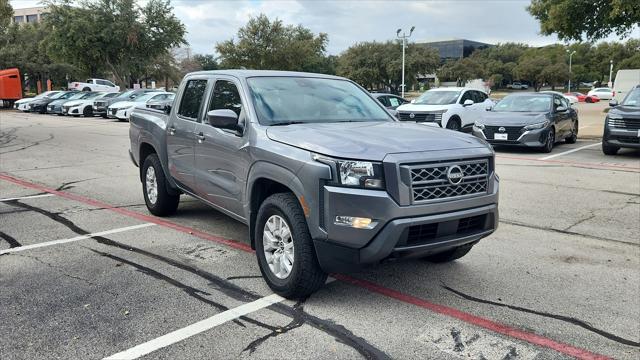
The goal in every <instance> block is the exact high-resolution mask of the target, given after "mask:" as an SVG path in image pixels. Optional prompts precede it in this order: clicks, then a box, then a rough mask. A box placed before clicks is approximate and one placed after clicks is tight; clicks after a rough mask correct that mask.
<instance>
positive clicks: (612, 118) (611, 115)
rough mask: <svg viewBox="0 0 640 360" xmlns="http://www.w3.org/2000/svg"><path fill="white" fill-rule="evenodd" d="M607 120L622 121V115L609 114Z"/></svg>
mask: <svg viewBox="0 0 640 360" xmlns="http://www.w3.org/2000/svg"><path fill="white" fill-rule="evenodd" d="M609 119H611V120H622V115H620V114H615V113H614V114H609Z"/></svg>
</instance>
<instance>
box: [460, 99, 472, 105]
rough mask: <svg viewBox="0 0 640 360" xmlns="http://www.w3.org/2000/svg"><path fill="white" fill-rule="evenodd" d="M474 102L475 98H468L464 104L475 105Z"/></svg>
mask: <svg viewBox="0 0 640 360" xmlns="http://www.w3.org/2000/svg"><path fill="white" fill-rule="evenodd" d="M473 104H474V102H473V100H471V99H467V100H465V101H464V103H462V106H470V105H473Z"/></svg>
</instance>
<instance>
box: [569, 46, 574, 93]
mask: <svg viewBox="0 0 640 360" xmlns="http://www.w3.org/2000/svg"><path fill="white" fill-rule="evenodd" d="M567 52H568V53H569V91H568V92H571V57H572V56H573V54H575V53H576V51H575V50H573V51H571V52H569V49H567Z"/></svg>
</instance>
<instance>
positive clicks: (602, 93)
mask: <svg viewBox="0 0 640 360" xmlns="http://www.w3.org/2000/svg"><path fill="white" fill-rule="evenodd" d="M594 95H595V96H597V97H598V98H600V100H611V99H613V97H614V96H615V95H616V93H615V91H613V90H612V89H610V88H606V87H601V88H595V89H593V90H591V91H589V92H588V93H587V96H594Z"/></svg>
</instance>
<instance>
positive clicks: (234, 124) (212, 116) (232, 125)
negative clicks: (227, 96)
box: [207, 109, 242, 131]
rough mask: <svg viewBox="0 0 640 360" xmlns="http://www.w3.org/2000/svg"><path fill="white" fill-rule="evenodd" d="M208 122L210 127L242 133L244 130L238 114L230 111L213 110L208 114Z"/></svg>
mask: <svg viewBox="0 0 640 360" xmlns="http://www.w3.org/2000/svg"><path fill="white" fill-rule="evenodd" d="M207 121H208V122H209V125H211V126H213V127H216V128H220V129H227V130H234V131H240V130H242V128H241V127H240V125H238V114H236V113H235V112H234V111H233V110H229V109H218V110H211V111H209V112H208V113H207Z"/></svg>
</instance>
